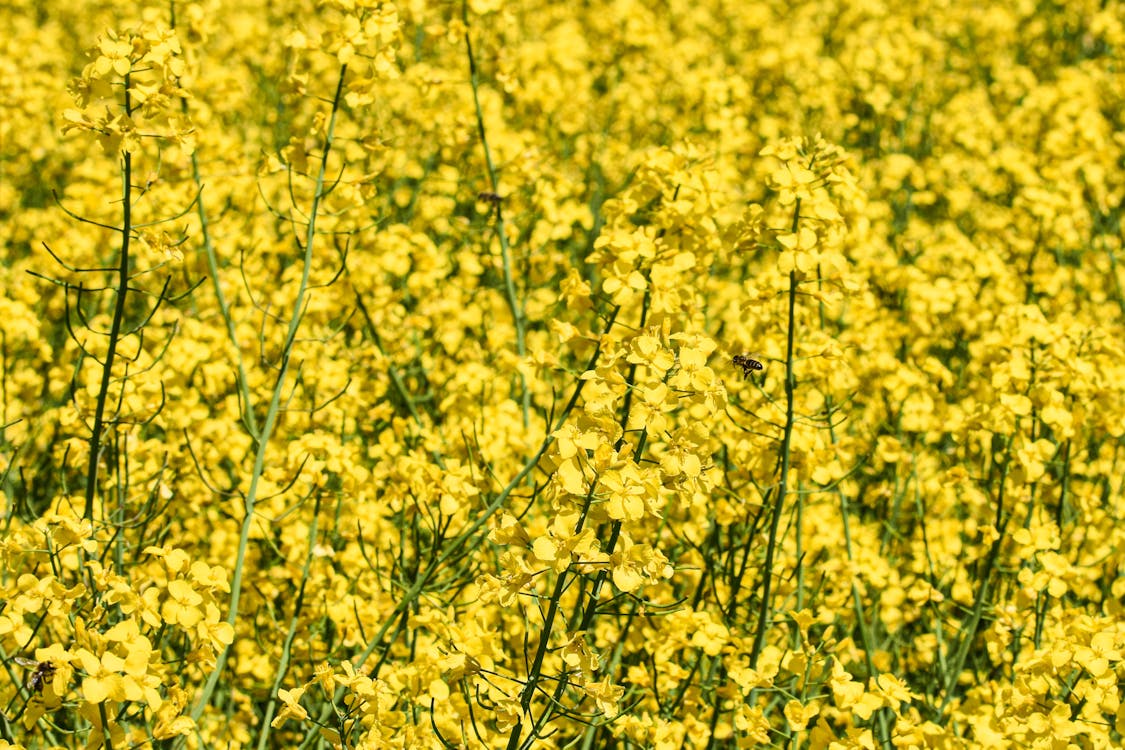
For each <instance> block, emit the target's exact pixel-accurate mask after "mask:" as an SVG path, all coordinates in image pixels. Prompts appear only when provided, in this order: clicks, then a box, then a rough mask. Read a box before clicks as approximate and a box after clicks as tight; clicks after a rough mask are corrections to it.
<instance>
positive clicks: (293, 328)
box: [191, 65, 348, 721]
mask: <svg viewBox="0 0 1125 750" xmlns="http://www.w3.org/2000/svg"><path fill="white" fill-rule="evenodd" d="M347 73H348V66H347V65H342V66H341V67H340V76H339V79H338V81H337V83H336V95H335V96H334V97H333V98H332V113H331V115H330V116H329V118H328V125H327V127H326V129H325V135H324V153H323V155H322V157H321V160H320V168H319V170H318V172H317V176H316V184H315V187H314V190H313V197H312V206H311V207H310V209H309V212H308V217H309V218H308V227H307V229H306V232H305V248H304V249H305V253H304V258H303V259H302V269H301V281H300V284H299V286H298V288H297V295H296V299H294V301H293V312H292V316H291V317H290V319H289V329H288V331H287V332H286V336H285V345H284V347H283V348H282V351H281V364H280V367H279V368H278V373H277V380H276V381H275V382H274V387H273V393H272V394H271V396H270V403H269V408H268V410H267V411H266V417H265V422H264V423H263V425H262V430H261V433H260V434H258V435H256V436H254V437H255V439H256V444H257V445H256V451H255V455H254V468H253V470H252V473H251V475H250V487H249V488H248V489H247V491H246V498H245V501H244V505H245V508H244V516H243V520H242V529H241V532H240V535H239V540H238V553H237V556H236V558H235V565H234V574H233V576H232V580H231V594H230V612H229V613H228V615H227V622H228V623H229V624H230V625H231V627H234V625H235V623H236V622H237V621H238V605H239V599H240V597H241V594H242V578H243V573H244V570H243V562H244V561H245V559H246V549H247V547H248V546H249V542H250V526H251V524H252V523H253V519H254V505H255V502H256V500H257V496H258V486H259V483H260V481H261V478H262V473H263V472H264V471H265V463H266V451H267V450H268V448H269V440H270V436H271V435H272V434H273V430H274V427H275V426H276V425H277V419H278V414H279V413H280V412H281V394H282V392H283V391H284V390H285V382H286V376H287V375H288V374H289V366H290V363H291V362H292V354H293V347H294V344H295V343H296V340H297V332H298V331H299V330H300V327H301V321H302V320H303V318H304V310H305V305H306V298H307V296H308V289H309V276H310V273H311V271H312V261H313V246H314V245H315V241H316V219H317V216H318V213H319V210H320V202H321V200H322V199H323V198H324V197H325V187H324V185H325V176H326V175H327V173H328V155H329V154H330V153H332V144H333V135H334V133H335V131H336V117H337V115H338V114H339V110H340V102H341V100H342V99H343V91H344V79H345V78H346V77H347ZM229 654H230V645H229V644H228V645H227V646H226V647H225V648H223V651H222V653H220V654H219V657H218V659H217V660H216V663H215V668H214V670H212V672H211V676H210V677H209V678H208V680H207V685H206V687H205V688H204V689H203V694H202V695H200V696H199V700H198V701H197V702H196V704H195V706H194V707H193V708H192V711H191V718H192V720H193V721H198V720H199V717H200V716H201V715H202V714H203V709H204V707H206V706H207V704H208V702H209V701H210V699H211V694H212V693H213V692H214V690H215V686H216V685H217V684H218V682H219V676H220V675H221V674H222V672H223V669H224V668H225V666H226V661H227V656H228V655H229Z"/></svg>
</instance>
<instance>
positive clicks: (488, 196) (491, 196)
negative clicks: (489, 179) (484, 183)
mask: <svg viewBox="0 0 1125 750" xmlns="http://www.w3.org/2000/svg"><path fill="white" fill-rule="evenodd" d="M477 200H478V201H481V202H482V203H491V204H492V205H494V206H497V205H499V204H500V201H502V200H504V197H503V196H501V195H499V194H497V193H492V192H489V191H485V192H482V193H480V194H478V195H477Z"/></svg>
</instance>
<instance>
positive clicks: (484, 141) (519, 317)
mask: <svg viewBox="0 0 1125 750" xmlns="http://www.w3.org/2000/svg"><path fill="white" fill-rule="evenodd" d="M461 20H462V21H463V22H464V24H465V49H466V50H467V51H468V55H469V83H470V84H471V86H472V89H473V107H474V108H475V110H476V118H477V133H478V134H479V135H480V142H481V146H482V148H483V149H484V163H485V166H486V167H487V169H488V181H489V184H490V185H491V186H492V194H493V196H494V198H497V199H499V197H500V196H499V190H500V183H499V179H498V178H497V176H496V166H495V165H494V164H493V162H492V150H491V149H490V148H489V146H488V138H487V137H486V136H485V129H484V112H483V110H482V109H481V106H480V92H479V88H480V78H479V76H478V74H477V63H476V58H475V57H474V56H473V43H472V40H471V39H470V38H469V4H468V2H467V0H464V1H463V2H462V3H461ZM494 206H495V211H496V237H497V239H498V240H499V241H500V257H501V262H502V263H503V266H504V293H505V296H506V298H507V301H508V309H509V310H510V311H511V313H512V323H513V324H514V325H515V327H516V352H517V353H518V354H519V358H520V362H521V363H522V362H523V361H524V359H525V357H526V356H527V343H526V339H527V320H526V316H525V314H524V311H523V306H522V305H521V304H520V301H519V296H518V295H517V293H516V284H515V279H514V277H513V275H512V252H511V248H510V247H508V234H507V232H506V231H505V228H504V212H503V210H501V205H500V201H499V200H495V201H494ZM518 375H519V379H520V404H521V406H522V408H523V426H524V429H527V426H528V419H529V413H530V411H531V392H530V391H529V390H528V387H527V379H526V378H525V377H524V375H523V372H522V371H521V372H519V373H518Z"/></svg>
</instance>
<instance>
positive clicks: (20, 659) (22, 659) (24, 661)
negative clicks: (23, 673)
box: [12, 656, 39, 669]
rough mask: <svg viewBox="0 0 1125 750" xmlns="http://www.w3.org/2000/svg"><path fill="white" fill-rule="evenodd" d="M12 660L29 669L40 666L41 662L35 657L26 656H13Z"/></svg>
mask: <svg viewBox="0 0 1125 750" xmlns="http://www.w3.org/2000/svg"><path fill="white" fill-rule="evenodd" d="M12 661H14V662H15V663H16V664H19V665H20V666H21V667H27V668H28V669H38V668H39V662H37V661H35V660H34V659H28V658H27V657H26V656H13V657H12Z"/></svg>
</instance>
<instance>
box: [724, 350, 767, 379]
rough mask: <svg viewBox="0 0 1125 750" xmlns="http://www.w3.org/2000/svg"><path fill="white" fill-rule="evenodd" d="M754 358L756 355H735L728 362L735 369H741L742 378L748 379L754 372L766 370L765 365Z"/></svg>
mask: <svg viewBox="0 0 1125 750" xmlns="http://www.w3.org/2000/svg"><path fill="white" fill-rule="evenodd" d="M755 356H757V355H750V354H736V355H734V356H733V357H731V360H730V361H731V364H733V365H734V366H735V367H739V368H741V369H742V374H743V376H745V377H747V378H748V377H750V376H751V375H752V374H754V373H755V372H759V371H761V370H764V369H766V366H765V365H763V364H762V363H761V362H759V361H758V360H757V359H755V358H754V357H755Z"/></svg>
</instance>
